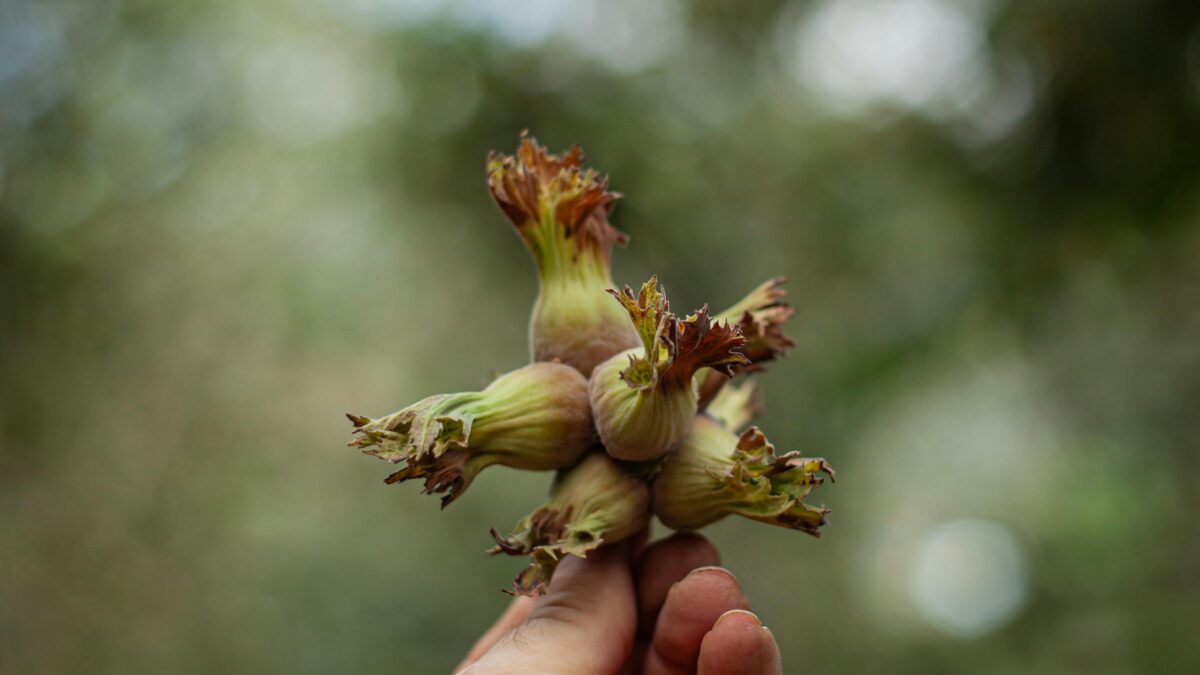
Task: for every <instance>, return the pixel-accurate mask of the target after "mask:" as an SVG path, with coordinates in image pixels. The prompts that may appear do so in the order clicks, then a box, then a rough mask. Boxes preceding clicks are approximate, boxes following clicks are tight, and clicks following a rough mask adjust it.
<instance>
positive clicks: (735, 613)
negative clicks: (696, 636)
mask: <svg viewBox="0 0 1200 675" xmlns="http://www.w3.org/2000/svg"><path fill="white" fill-rule="evenodd" d="M734 616H742V617H745V618H746V619H748V620H750V621H752V622H754V625H755V626H758V627H759V628H762V629H764V630H765V629H766V626H764V625H763V624H762V621H760V620H759V618H758V616H756V615H755V614H754V612H747V611H746V610H744V609H731V610H729V611H728V612H725V613H724V614H722V615H721V616H720V617H718V618H717V622H716V623H714V624H713V629H716V627H717V626H720V625H721V622H723V621H725V619H728V618H731V617H734ZM767 632H770V631H767Z"/></svg>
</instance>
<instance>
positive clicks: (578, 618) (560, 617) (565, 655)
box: [466, 545, 637, 675]
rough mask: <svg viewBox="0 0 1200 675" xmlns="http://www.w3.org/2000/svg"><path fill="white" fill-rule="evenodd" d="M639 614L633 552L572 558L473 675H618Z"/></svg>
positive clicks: (612, 550)
mask: <svg viewBox="0 0 1200 675" xmlns="http://www.w3.org/2000/svg"><path fill="white" fill-rule="evenodd" d="M636 620H637V611H636V608H635V604H634V599H633V578H632V576H631V574H630V571H629V550H628V547H627V546H622V545H618V546H609V547H604V548H601V549H598V550H596V551H594V552H592V553H590V554H588V558H587V559H586V560H583V559H579V558H575V557H573V556H568V557H567V559H565V560H563V561H562V562H561V563H559V565H558V569H557V570H556V571H555V573H554V579H553V581H552V582H551V584H550V589H549V591H548V592H547V593H546V595H544V596H542V597H541V598H538V600H537V602H536V604H535V605H534V607H533V611H531V612H530V613H529V616H528V618H527V619H526V620H525V623H523V624H521V625H519V626H517V627H516V628H515V629H513V630H512V631H510V632H508V633H507V634H506V635H504V636H503V637H501V638H500V640H499V641H498V642H497V643H496V644H495V646H493V647H492V649H491V650H489V651H488V652H487V653H486V654H484V655H483V656H482V657H480V659H479V660H478V661H476V662H475V663H474V664H473V665H472V666H471V667H469V668H468V669H467V671H466V672H470V673H488V674H489V675H490V674H492V673H542V672H545V673H561V674H562V675H573V674H575V673H580V674H583V673H615V672H617V671H618V670H619V669H620V667H621V664H622V663H623V662H624V661H625V658H626V656H627V655H628V654H629V649H630V646H631V645H632V644H633V634H634V629H635V624H636Z"/></svg>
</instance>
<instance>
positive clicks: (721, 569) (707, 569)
mask: <svg viewBox="0 0 1200 675" xmlns="http://www.w3.org/2000/svg"><path fill="white" fill-rule="evenodd" d="M702 572H716V573H717V574H721V575H723V576H726V577H729V579H730V580H731V581H732V582H733V583H735V584H736V583H737V582H738V580H737V577H735V576H733V572H730V571H729V570H727V569H725V568H724V567H717V566H716V565H706V566H704V567H697V568H696V569H694V570H692V571H691V572H688V576H689V577H690V576H692V575H693V574H699V573H702Z"/></svg>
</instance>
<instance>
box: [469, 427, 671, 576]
mask: <svg viewBox="0 0 1200 675" xmlns="http://www.w3.org/2000/svg"><path fill="white" fill-rule="evenodd" d="M649 521H650V490H649V487H648V486H647V485H646V483H645V482H644V481H643V480H642V479H641V478H640V477H638V476H637V475H636V474H635V473H632V472H629V471H627V470H626V469H625V468H623V467H621V466H620V465H618V463H617V462H615V461H613V460H612V459H610V458H609V457H608V456H607V455H605V454H604V453H603V452H600V451H599V450H597V451H596V452H592V453H590V454H588V455H587V456H586V457H584V459H583V461H581V462H580V463H579V464H578V465H577V466H574V467H571V468H569V469H564V470H562V471H560V472H559V474H558V476H557V478H556V479H555V481H554V486H553V487H552V488H551V492H550V499H549V500H547V501H546V503H545V504H543V505H542V506H540V507H538V508H537V509H536V510H534V511H533V513H531V514H529V515H528V516H525V517H524V518H522V519H521V520H520V522H518V523H517V525H516V527H515V528H514V529H513V532H512V534H510V535H508V536H507V537H502V536H500V534H499V533H498V532H497V531H496V530H495V529H492V537H493V538H494V539H495V540H496V546H494V547H493V548H492V549H490V550H489V551H488V553H489V554H491V555H496V554H499V553H507V554H508V555H516V556H529V558H530V563H529V566H528V567H526V568H525V569H524V570H522V571H521V573H520V574H518V575H517V577H516V579H515V580H514V581H513V587H512V591H511V592H512V593H513V594H517V595H537V594H540V593H543V592H544V591H545V588H546V587H547V586H549V584H550V579H551V578H552V577H553V576H554V570H555V569H556V568H557V567H558V563H559V562H560V561H561V560H562V559H563V558H564V557H566V556H568V555H574V556H578V557H580V558H586V557H587V554H588V552H589V551H591V550H593V549H595V548H598V547H599V546H600V545H602V544H613V543H616V542H618V541H621V540H622V539H625V538H626V537H629V536H632V535H634V534H636V533H637V532H639V531H640V530H641V529H642V528H644V527H646V525H647V524H648V523H649Z"/></svg>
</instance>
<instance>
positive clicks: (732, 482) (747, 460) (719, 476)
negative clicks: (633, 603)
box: [652, 415, 834, 537]
mask: <svg viewBox="0 0 1200 675" xmlns="http://www.w3.org/2000/svg"><path fill="white" fill-rule="evenodd" d="M822 473H823V474H826V475H828V476H829V478H830V480H832V479H833V477H834V472H833V469H832V468H831V467H830V466H829V464H828V463H827V462H826V461H825V460H824V459H814V458H807V457H800V456H799V453H796V452H789V453H786V454H783V455H776V454H775V447H774V446H773V445H771V443H769V442H768V441H767V439H766V436H764V435H763V433H762V432H761V431H759V430H758V428H757V427H751V428H750V429H748V430H746V431H745V432H744V433H742V434H741V435H740V436H739V435H737V434H735V433H733V432H732V431H730V430H728V429H726V428H725V427H724V426H722V424H721V423H720V422H718V421H716V420H714V419H712V418H709V417H707V416H704V415H701V416H698V417H697V418H696V420H695V422H694V423H693V424H692V428H691V431H690V432H689V433H688V435H687V436H686V437H685V438H684V440H683V442H681V443H680V444H679V446H678V447H677V448H675V450H674V451H673V452H671V454H669V455H667V457H666V459H664V460H663V461H662V463H661V465H660V466H659V471H658V474H657V475H656V476H655V478H654V483H653V486H652V502H653V508H654V514H655V515H656V516H658V518H659V520H661V521H662V523H663V524H664V525H666V526H667V527H670V528H672V529H676V530H696V529H699V528H701V527H704V526H705V525H709V524H710V523H713V522H716V521H717V520H720V519H721V518H724V517H725V516H727V515H730V514H737V515H741V516H745V517H747V518H750V519H752V520H757V521H760V522H764V523H769V524H771V525H778V526H781V527H787V528H790V529H794V530H800V531H801V532H805V533H807V534H810V535H812V536H814V537H819V536H821V532H820V528H821V527H822V526H823V525H825V523H826V520H825V516H826V514H828V513H829V510H828V509H826V508H824V507H816V506H809V505H808V504H805V503H804V501H803V500H804V498H805V497H807V496H808V494H809V493H810V492H812V490H813V489H815V488H816V487H817V486H819V485H821V484H822V483H823V482H824V478H822V477H821V475H820V474H822Z"/></svg>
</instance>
